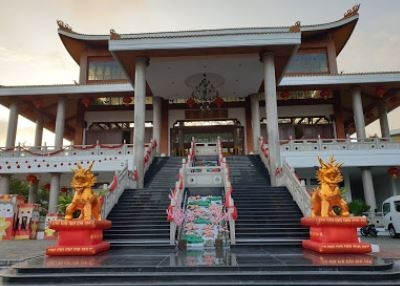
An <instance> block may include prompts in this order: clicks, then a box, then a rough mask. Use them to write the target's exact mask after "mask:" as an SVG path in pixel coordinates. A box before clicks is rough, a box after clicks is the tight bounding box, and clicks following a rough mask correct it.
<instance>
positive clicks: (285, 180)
mask: <svg viewBox="0 0 400 286" xmlns="http://www.w3.org/2000/svg"><path fill="white" fill-rule="evenodd" d="M259 148H260V157H261V160H262V161H263V163H264V165H265V167H266V168H267V170H268V172H271V169H270V160H269V153H268V147H267V146H266V144H265V140H264V138H263V137H260V139H259ZM275 177H276V179H277V184H278V186H285V187H286V188H287V189H288V190H289V192H290V194H291V195H292V198H293V200H294V201H295V202H296V203H297V205H298V206H299V208H300V210H301V212H302V213H303V215H304V216H309V215H310V214H311V197H310V194H309V193H308V192H307V190H306V188H305V186H303V185H302V184H301V182H300V180H299V179H298V178H297V175H296V173H295V171H294V169H293V168H292V167H291V166H290V165H289V164H288V163H287V162H286V161H284V162H283V164H282V167H279V168H277V169H276V170H275Z"/></svg>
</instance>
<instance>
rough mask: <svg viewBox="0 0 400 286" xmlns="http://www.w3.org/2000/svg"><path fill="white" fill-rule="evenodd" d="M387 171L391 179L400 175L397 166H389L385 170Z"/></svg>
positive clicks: (399, 169)
mask: <svg viewBox="0 0 400 286" xmlns="http://www.w3.org/2000/svg"><path fill="white" fill-rule="evenodd" d="M387 172H388V174H389V175H390V176H391V177H392V178H393V179H396V178H397V177H398V176H400V168H399V167H390V168H389V169H388V170H387Z"/></svg>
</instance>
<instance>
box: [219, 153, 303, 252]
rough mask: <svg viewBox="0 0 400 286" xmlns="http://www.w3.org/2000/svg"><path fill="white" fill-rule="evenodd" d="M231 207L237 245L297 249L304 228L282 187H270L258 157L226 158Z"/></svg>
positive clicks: (267, 176)
mask: <svg viewBox="0 0 400 286" xmlns="http://www.w3.org/2000/svg"><path fill="white" fill-rule="evenodd" d="M227 163H228V165H229V168H230V170H231V180H232V187H233V193H232V197H233V199H234V200H235V205H236V208H237V211H238V219H237V221H236V241H237V245H238V246H240V245H279V246H301V241H302V240H303V239H306V238H307V237H308V232H309V231H308V228H305V227H303V226H302V225H301V224H300V219H301V217H302V213H301V211H300V209H299V208H298V206H297V204H296V203H295V202H294V201H293V200H292V197H291V195H290V193H289V191H288V190H287V189H286V188H285V187H271V186H270V181H269V174H268V171H267V170H266V169H265V167H264V164H263V162H262V161H261V159H260V157H259V156H256V155H249V156H231V157H227Z"/></svg>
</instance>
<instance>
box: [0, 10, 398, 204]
mask: <svg viewBox="0 0 400 286" xmlns="http://www.w3.org/2000/svg"><path fill="white" fill-rule="evenodd" d="M358 8H359V7H358V6H355V7H353V9H351V10H349V11H347V12H346V13H345V15H344V16H343V17H342V18H341V19H339V20H337V21H334V22H330V23H324V24H318V25H305V26H303V25H301V23H300V22H296V23H295V24H294V25H293V26H288V27H276V28H275V27H265V28H264V27H259V28H232V29H220V30H199V31H178V32H159V33H143V34H120V33H118V32H116V31H114V30H110V33H109V34H107V35H86V34H81V33H78V32H76V31H75V30H73V29H72V28H71V27H70V26H69V25H67V24H65V23H63V22H62V21H57V23H58V34H59V36H60V39H61V41H62V42H63V44H64V46H65V48H66V50H67V52H68V53H69V54H70V55H71V57H72V58H73V59H74V61H75V62H76V63H77V64H78V65H79V66H80V74H79V82H78V84H75V85H45V86H2V87H0V103H1V104H3V105H4V106H6V107H8V108H9V109H10V115H9V121H8V128H7V138H6V146H4V147H3V148H2V149H1V152H0V175H1V186H0V193H8V192H9V184H10V176H11V175H14V176H19V177H21V178H25V177H26V176H27V175H29V174H35V175H36V176H38V177H39V178H40V182H41V183H43V184H45V183H50V205H49V211H50V212H56V206H57V196H58V192H59V190H60V188H61V187H62V186H64V185H67V184H68V182H69V181H70V178H71V176H72V173H71V166H73V164H74V162H85V163H86V162H90V161H95V165H94V167H93V170H94V171H95V172H97V174H98V175H99V181H100V182H109V181H110V180H111V179H112V177H113V174H114V171H117V170H121V169H122V168H123V167H124V166H128V169H129V170H130V171H131V172H135V174H136V175H137V186H138V187H142V186H143V178H144V173H145V169H146V168H145V165H146V163H147V162H145V161H146V158H145V157H144V154H145V152H146V148H147V147H146V144H149V143H150V142H152V144H154V142H156V144H154V145H153V146H156V147H155V148H156V152H157V153H158V154H159V155H163V156H184V155H186V154H187V152H188V150H189V149H190V147H191V145H190V144H191V143H190V142H191V140H192V138H195V140H196V142H198V143H209V142H215V141H216V140H217V138H220V140H221V141H222V144H223V147H224V153H225V154H226V155H232V156H234V155H241V154H250V153H259V152H260V147H261V146H260V145H259V144H260V142H263V143H262V144H265V147H266V148H267V149H268V156H269V161H268V164H269V170H270V178H271V182H272V184H277V181H276V175H277V171H279V168H281V166H282V164H283V163H287V164H288V165H290V166H291V167H292V168H294V169H295V170H296V173H297V175H298V177H299V178H300V180H301V181H303V182H304V184H305V186H306V187H307V188H308V189H312V187H313V186H314V185H316V184H317V183H316V181H315V170H314V166H316V165H317V162H318V161H317V155H320V156H322V157H328V156H331V155H334V156H335V157H336V158H337V160H338V161H339V162H343V163H344V165H343V167H344V171H343V173H344V187H345V189H346V190H347V192H346V196H347V198H348V199H349V200H351V199H354V198H360V199H363V200H365V201H366V203H367V204H368V205H370V206H371V209H372V210H374V209H379V208H380V204H381V202H382V201H383V200H384V199H386V198H387V197H389V196H391V195H393V194H400V183H399V179H398V178H397V177H398V176H397V174H398V175H400V169H399V162H400V143H398V142H395V141H394V140H392V139H391V137H390V126H389V124H388V117H387V113H388V112H389V111H391V110H393V109H395V108H397V107H398V106H399V105H400V72H377V73H358V74H342V73H338V70H339V69H338V66H337V57H338V55H339V54H340V52H341V51H342V49H344V48H345V45H346V43H347V41H348V40H349V38H350V36H351V34H352V32H353V30H354V29H355V27H356V24H357V21H358V19H359V14H358ZM365 60H368V59H365ZM18 115H23V116H24V117H26V118H28V119H30V120H32V121H34V122H36V132H35V141H34V142H35V144H34V146H21V145H20V144H18V142H16V132H17V128H18ZM376 119H379V121H380V126H381V133H382V136H381V137H379V138H367V136H366V131H365V126H366V125H367V124H369V123H371V122H373V121H375V120H376ZM43 128H47V129H49V130H51V131H53V132H55V141H54V144H53V146H43V145H42V132H43ZM351 134H356V136H355V137H354V138H350V135H351ZM260 137H262V138H264V141H260V140H259V138H260ZM63 139H68V140H70V141H71V142H73V143H72V145H71V146H63V144H62V142H63Z"/></svg>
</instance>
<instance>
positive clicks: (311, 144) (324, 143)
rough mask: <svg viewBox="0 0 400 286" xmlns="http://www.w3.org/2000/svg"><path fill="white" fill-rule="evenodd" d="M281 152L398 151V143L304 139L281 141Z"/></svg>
mask: <svg viewBox="0 0 400 286" xmlns="http://www.w3.org/2000/svg"><path fill="white" fill-rule="evenodd" d="M280 143H281V152H282V151H289V152H291V151H293V152H296V151H299V152H301V151H329V150H335V151H339V150H384V149H399V150H400V143H398V142H394V141H392V140H391V139H390V138H368V139H363V140H361V139H352V138H347V139H321V138H317V139H305V140H297V139H295V140H282V141H280Z"/></svg>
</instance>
